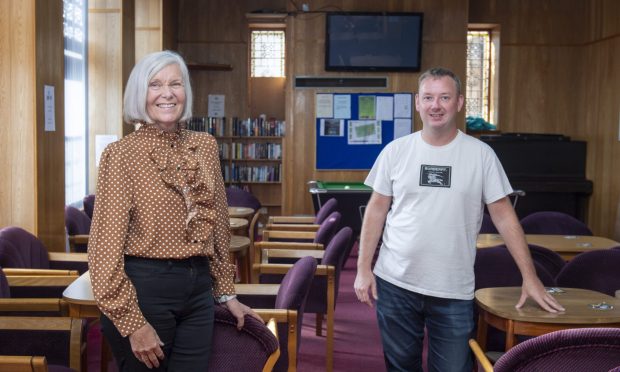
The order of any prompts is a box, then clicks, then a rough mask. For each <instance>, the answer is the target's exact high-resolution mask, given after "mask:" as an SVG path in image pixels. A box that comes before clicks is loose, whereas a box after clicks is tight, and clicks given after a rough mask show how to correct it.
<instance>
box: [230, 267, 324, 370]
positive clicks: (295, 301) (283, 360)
mask: <svg viewBox="0 0 620 372" xmlns="http://www.w3.org/2000/svg"><path fill="white" fill-rule="evenodd" d="M316 267H317V263H316V259H315V258H313V257H309V256H308V257H304V258H301V259H299V260H298V261H297V262H295V264H294V265H293V267H291V268H290V269H289V270H288V272H287V273H286V275H285V276H284V278H283V279H282V282H281V283H280V287H279V289H278V293H277V296H276V297H275V302H274V299H273V298H271V297H269V296H264V295H253V294H243V293H240V292H237V297H238V298H239V301H241V302H243V303H244V304H246V305H248V306H251V307H253V308H271V309H289V310H295V311H297V324H296V338H297V339H296V345H297V350H296V353H297V352H298V351H299V345H300V341H301V325H302V321H303V314H304V310H305V306H306V300H307V298H308V293H309V292H310V287H311V285H312V282H313V279H314V274H315V272H316ZM256 285H258V286H260V284H256ZM289 327H290V325H287V324H283V323H279V324H278V338H279V341H280V358H279V359H278V362H277V363H276V365H275V367H274V371H286V370H287V369H288V366H289V365H296V363H297V360H296V359H297V358H296V355H295V357H294V360H293V359H291V360H290V361H289V355H288V343H289V340H288V335H289Z"/></svg>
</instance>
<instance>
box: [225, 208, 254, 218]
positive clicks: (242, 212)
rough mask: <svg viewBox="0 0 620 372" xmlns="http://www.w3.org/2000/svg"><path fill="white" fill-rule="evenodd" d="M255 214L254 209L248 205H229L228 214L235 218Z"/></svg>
mask: <svg viewBox="0 0 620 372" xmlns="http://www.w3.org/2000/svg"><path fill="white" fill-rule="evenodd" d="M253 214H254V209H252V208H246V207H228V215H229V216H230V217H235V218H248V217H250V216H251V215H253Z"/></svg>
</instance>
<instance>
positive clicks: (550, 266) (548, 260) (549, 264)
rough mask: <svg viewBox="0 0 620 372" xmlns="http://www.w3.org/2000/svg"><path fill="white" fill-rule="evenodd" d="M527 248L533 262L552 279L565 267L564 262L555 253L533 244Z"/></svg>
mask: <svg viewBox="0 0 620 372" xmlns="http://www.w3.org/2000/svg"><path fill="white" fill-rule="evenodd" d="M528 246H529V248H530V254H531V255H532V259H533V260H534V262H536V263H538V264H540V265H541V266H542V267H544V268H545V269H546V270H547V272H548V273H549V274H551V276H552V277H554V278H555V277H556V276H557V275H558V274H559V273H560V271H561V270H562V268H563V267H564V265H566V261H564V259H563V258H562V256H560V255H559V254H558V253H557V252H554V251H552V250H551V249H549V248H545V247H540V246H538V245H534V244H528Z"/></svg>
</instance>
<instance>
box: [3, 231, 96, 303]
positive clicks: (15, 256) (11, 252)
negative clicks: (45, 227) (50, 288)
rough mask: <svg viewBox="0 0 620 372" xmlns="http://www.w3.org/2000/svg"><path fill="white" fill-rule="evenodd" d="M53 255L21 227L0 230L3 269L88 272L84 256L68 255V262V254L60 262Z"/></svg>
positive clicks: (30, 295) (25, 295)
mask: <svg viewBox="0 0 620 372" xmlns="http://www.w3.org/2000/svg"><path fill="white" fill-rule="evenodd" d="M53 255H54V252H48V250H47V248H45V246H44V245H43V243H42V242H41V241H40V240H39V238H37V237H36V236H34V235H32V234H31V233H29V232H28V231H26V230H24V229H22V228H20V227H17V226H9V227H5V228H3V229H0V266H1V267H6V268H27V269H64V270H77V271H78V272H79V273H80V274H82V273H84V272H85V271H87V270H88V263H87V262H86V257H85V255H84V254H74V255H68V256H70V258H69V259H68V260H67V257H66V256H67V254H65V257H62V258H60V259H58V260H57V259H54V258H55V257H53ZM50 257H51V258H52V259H50ZM45 292H47V291H45ZM61 292H62V291H61ZM45 296H46V297H47V295H45ZM19 297H39V296H38V295H35V294H34V292H33V293H29V294H26V293H23V295H22V294H20V295H19Z"/></svg>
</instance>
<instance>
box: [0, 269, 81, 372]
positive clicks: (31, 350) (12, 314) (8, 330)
mask: <svg viewBox="0 0 620 372" xmlns="http://www.w3.org/2000/svg"><path fill="white" fill-rule="evenodd" d="M33 272H38V273H39V274H40V275H38V276H37V275H32V274H33V273H32V272H28V271H27V270H24V269H18V270H11V269H2V270H0V339H1V340H2V342H0V371H48V370H50V371H59V372H60V371H76V372H77V371H80V370H81V369H82V368H84V367H85V364H84V360H85V353H84V350H85V340H84V333H83V331H84V329H85V327H84V323H83V322H82V320H80V319H73V318H70V317H68V306H67V304H66V303H65V302H64V301H63V300H62V299H60V298H58V297H51V298H40V297H38V298H15V297H14V296H12V294H13V293H12V292H14V289H15V288H17V287H22V286H41V285H43V286H45V285H46V284H51V285H52V286H55V285H56V284H58V279H61V278H62V279H64V280H66V279H70V280H75V279H76V278H77V276H78V275H77V272H73V273H72V274H71V275H64V274H62V273H58V272H56V271H55V270H50V271H48V272H45V270H33ZM5 273H9V275H5ZM46 281H48V282H50V283H46ZM48 363H49V365H48Z"/></svg>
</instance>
